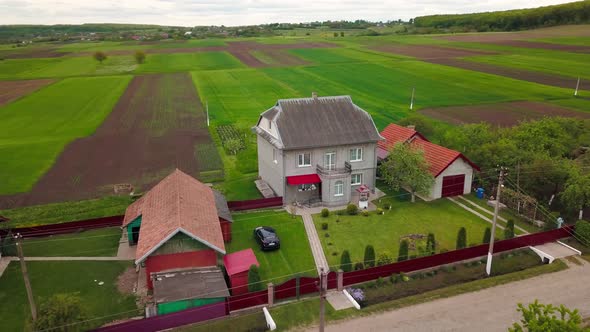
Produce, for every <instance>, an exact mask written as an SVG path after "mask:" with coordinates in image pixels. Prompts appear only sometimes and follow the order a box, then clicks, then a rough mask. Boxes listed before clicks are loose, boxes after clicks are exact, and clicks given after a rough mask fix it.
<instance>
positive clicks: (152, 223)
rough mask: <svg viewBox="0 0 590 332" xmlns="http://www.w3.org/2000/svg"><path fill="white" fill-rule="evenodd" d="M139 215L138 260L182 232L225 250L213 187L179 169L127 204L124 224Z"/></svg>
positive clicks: (220, 250)
mask: <svg viewBox="0 0 590 332" xmlns="http://www.w3.org/2000/svg"><path fill="white" fill-rule="evenodd" d="M139 215H141V216H142V217H141V219H142V220H141V228H140V230H139V242H138V244H137V251H136V254H135V263H136V264H138V263H141V262H142V261H143V260H145V259H146V258H147V257H148V256H149V255H150V254H151V253H152V252H154V251H155V250H156V249H158V248H159V247H160V246H161V245H162V244H164V243H165V242H166V241H167V240H169V239H170V238H172V237H173V236H174V235H176V234H177V233H179V232H182V233H184V234H186V235H188V236H189V237H192V238H194V239H195V240H197V241H199V242H201V243H203V244H205V245H206V246H208V247H210V248H212V249H214V250H216V251H218V252H220V253H223V254H225V246H224V243H223V235H222V231H221V225H220V223H219V216H218V214H217V208H216V207H215V197H214V196H213V190H212V189H211V188H209V187H208V186H206V185H204V184H203V183H201V182H199V181H197V180H196V179H194V178H192V177H191V176H189V175H187V174H186V173H183V172H182V171H180V170H178V169H177V170H175V171H174V172H173V173H172V174H170V175H168V176H167V177H166V178H164V179H163V180H162V181H161V182H160V183H158V184H157V185H156V186H155V187H153V188H152V189H151V190H150V191H149V192H148V193H147V194H145V195H144V196H143V197H142V198H141V199H140V200H138V201H136V202H134V203H133V204H131V205H130V206H129V207H128V208H127V211H125V219H124V221H123V225H124V226H125V225H127V224H128V223H129V222H131V221H132V220H133V219H135V218H137V217H138V216H139Z"/></svg>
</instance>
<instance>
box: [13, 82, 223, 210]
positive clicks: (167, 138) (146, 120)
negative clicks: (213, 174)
mask: <svg viewBox="0 0 590 332" xmlns="http://www.w3.org/2000/svg"><path fill="white" fill-rule="evenodd" d="M202 146H210V148H202ZM203 150H205V151H209V153H207V156H206V158H197V155H203V153H202V152H201V153H197V151H203ZM89 152H90V153H89ZM175 168H179V169H181V170H183V171H184V172H186V173H188V174H190V175H192V176H195V177H197V178H198V177H199V176H200V172H202V171H213V170H219V169H220V168H221V161H220V157H219V154H217V153H216V149H215V147H214V145H213V141H212V140H211V137H210V136H209V131H208V129H207V127H206V123H205V116H204V113H203V110H202V105H201V103H200V100H199V97H198V95H197V92H196V89H195V86H194V85H193V82H192V80H191V78H190V76H189V75H188V74H170V75H146V76H137V77H135V78H134V79H133V81H132V82H131V83H130V84H129V87H128V88H127V90H126V91H125V93H124V94H123V96H122V97H121V98H120V100H119V102H118V104H117V105H116V107H115V108H114V110H113V111H112V113H111V114H110V116H109V117H108V118H107V119H106V120H105V121H104V123H103V124H102V125H101V126H100V127H99V128H98V130H97V131H96V133H95V134H94V135H92V136H90V137H86V138H81V139H78V140H76V141H74V142H72V143H71V144H69V145H68V146H67V147H66V148H65V150H64V151H63V152H62V154H61V155H60V156H59V158H58V160H57V161H56V163H55V165H54V166H53V167H52V168H51V169H50V170H49V171H48V172H47V173H46V174H45V175H44V176H43V177H42V178H41V180H40V181H39V182H38V183H37V184H36V185H35V186H34V188H33V190H32V191H31V192H30V193H29V194H28V195H26V198H25V199H24V203H26V204H42V203H49V202H56V201H63V200H79V199H86V198H92V197H96V196H99V195H104V194H113V186H114V185H115V184H120V183H130V184H131V185H132V186H133V187H134V188H135V192H141V191H144V190H147V189H149V188H151V186H152V185H153V184H155V183H157V182H158V181H160V180H161V179H162V178H163V177H164V176H166V175H168V174H169V173H170V172H172V171H173V170H174V169H175Z"/></svg>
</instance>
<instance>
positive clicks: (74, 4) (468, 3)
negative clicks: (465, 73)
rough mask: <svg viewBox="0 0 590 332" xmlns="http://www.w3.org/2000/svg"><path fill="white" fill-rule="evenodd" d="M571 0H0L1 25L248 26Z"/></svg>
mask: <svg viewBox="0 0 590 332" xmlns="http://www.w3.org/2000/svg"><path fill="white" fill-rule="evenodd" d="M569 1H571V0H565V1H559V0H524V1H509V0H479V1H473V0H439V1H437V0H415V1H401V0H382V1H376V0H360V1H359V0H317V1H313V0H282V1H271V0H233V1H232V0H203V1H200V0H195V1H191V0H102V1H90V0H0V24H80V23H101V22H109V23H142V24H161V25H181V26H195V25H222V24H223V25H226V26H235V25H250V24H260V23H273V22H290V23H293V22H310V21H325V20H356V19H366V20H372V21H387V20H394V19H399V18H401V19H404V20H407V19H409V18H412V17H416V16H422V15H431V14H451V13H452V14H455V13H472V12H482V11H493V10H507V9H516V8H530V7H538V6H545V5H553V4H559V3H565V2H569Z"/></svg>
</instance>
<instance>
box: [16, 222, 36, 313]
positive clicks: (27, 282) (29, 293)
mask: <svg viewBox="0 0 590 332" xmlns="http://www.w3.org/2000/svg"><path fill="white" fill-rule="evenodd" d="M14 238H15V239H16V250H17V252H18V259H19V260H20V270H21V272H22V274H23V279H24V281H25V288H26V289H27V297H28V298H29V305H30V306H31V317H32V318H33V322H34V321H36V320H37V306H36V305H35V298H34V297H33V289H32V288H31V281H30V280H29V272H28V271H27V264H26V263H25V257H24V255H23V248H22V243H21V238H22V235H20V233H17V234H16V235H15V236H14Z"/></svg>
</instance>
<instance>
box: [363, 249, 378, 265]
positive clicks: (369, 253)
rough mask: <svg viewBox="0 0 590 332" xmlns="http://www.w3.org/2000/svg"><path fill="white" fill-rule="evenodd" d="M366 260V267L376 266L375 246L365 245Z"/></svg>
mask: <svg viewBox="0 0 590 332" xmlns="http://www.w3.org/2000/svg"><path fill="white" fill-rule="evenodd" d="M364 262H365V267H373V266H375V248H373V246H372V245H367V246H366V247H365V257H364Z"/></svg>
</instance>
